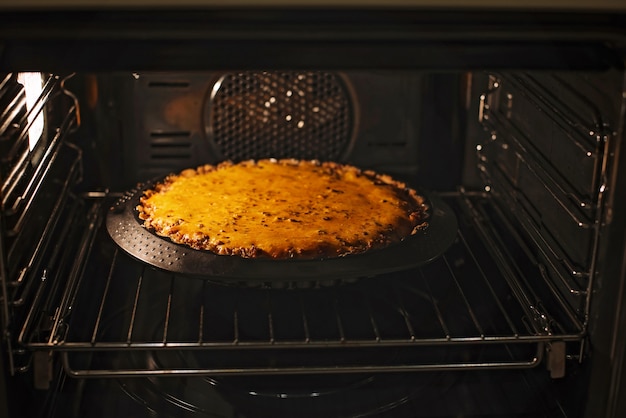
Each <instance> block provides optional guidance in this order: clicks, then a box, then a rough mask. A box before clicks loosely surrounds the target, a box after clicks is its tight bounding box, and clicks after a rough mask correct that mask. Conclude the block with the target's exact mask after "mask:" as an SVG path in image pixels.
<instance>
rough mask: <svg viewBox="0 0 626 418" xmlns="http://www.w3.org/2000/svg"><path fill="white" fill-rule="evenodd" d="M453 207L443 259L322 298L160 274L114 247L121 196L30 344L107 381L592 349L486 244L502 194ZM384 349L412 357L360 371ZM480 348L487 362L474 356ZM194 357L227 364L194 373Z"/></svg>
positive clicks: (429, 363) (437, 363) (449, 364)
mask: <svg viewBox="0 0 626 418" xmlns="http://www.w3.org/2000/svg"><path fill="white" fill-rule="evenodd" d="M96 195H97V194H93V196H96ZM103 196H104V195H103ZM446 199H449V202H450V204H451V205H454V208H455V211H456V212H457V216H458V217H459V220H460V222H459V224H460V228H459V231H458V238H457V240H456V242H455V243H454V244H453V245H452V246H451V248H450V249H449V250H448V251H447V252H446V253H445V254H444V255H443V256H442V257H440V258H439V259H437V260H435V261H434V262H432V263H431V264H428V265H426V266H423V267H421V268H417V269H411V270H409V271H403V272H398V273H391V274H388V275H385V276H383V277H373V278H363V279H361V280H357V281H355V282H352V281H346V282H345V283H339V284H334V285H327V284H326V283H325V282H324V281H323V280H321V281H320V282H319V283H318V284H311V286H312V287H314V288H310V289H301V288H297V289H291V288H281V289H268V288H264V287H262V286H247V287H245V286H244V287H241V286H234V285H226V284H223V283H219V282H215V281H211V280H200V279H193V278H188V277H184V276H179V275H175V274H171V273H167V272H163V271H159V270H155V269H152V268H149V267H146V266H145V265H143V264H142V263H139V262H137V261H136V260H134V259H132V258H131V257H129V256H127V255H126V254H125V253H123V252H122V251H120V250H119V249H118V248H117V247H116V246H115V244H114V243H113V242H112V240H111V239H110V238H109V236H108V235H107V232H106V230H105V228H103V226H102V220H103V217H104V216H105V213H106V209H107V208H108V205H107V204H106V203H105V202H107V199H96V201H95V203H94V206H93V209H92V210H91V212H92V213H94V214H97V216H96V215H94V218H93V219H91V220H90V221H89V222H88V224H89V225H90V227H89V230H90V231H91V232H89V231H88V232H86V233H84V239H83V242H82V244H81V245H80V251H78V257H77V262H76V264H75V266H74V267H73V268H72V269H71V272H70V274H69V277H68V285H67V288H66V289H65V291H64V292H63V295H62V297H61V298H60V300H59V301H58V302H57V306H56V307H55V308H54V309H52V308H50V307H48V308H47V309H45V312H42V313H41V315H31V316H29V321H28V323H27V324H26V325H25V327H24V328H25V330H24V331H23V332H22V334H21V337H20V343H21V344H23V345H24V346H26V347H28V348H30V349H32V350H36V351H41V352H48V353H49V352H55V351H58V352H61V355H62V357H63V360H64V363H65V367H66V369H67V371H68V373H69V374H70V375H73V376H99V377H102V376H120V375H124V376H126V375H133V376H140V375H144V376H146V375H155V374H168V373H170V374H172V375H177V374H216V373H241V374H246V373H252V374H256V373H264V372H267V373H280V372H283V373H297V372H304V371H305V370H306V372H308V373H329V372H341V371H344V372H356V371H358V370H361V371H368V370H371V369H372V368H374V369H376V370H379V371H394V370H397V371H401V370H402V371H407V370H415V371H416V370H443V369H446V370H452V369H468V368H492V367H495V368H519V367H534V366H536V365H537V364H539V363H540V362H541V361H542V359H543V357H544V356H543V352H544V350H546V349H547V350H548V352H551V350H552V347H553V346H554V347H559V349H558V350H553V351H558V352H559V353H561V354H560V355H561V356H565V355H566V353H565V352H564V350H563V349H562V345H564V344H565V342H566V341H567V342H577V343H581V342H582V340H583V338H584V335H583V332H582V329H581V328H580V324H579V323H576V322H572V321H569V317H568V316H567V315H559V313H558V312H556V313H555V312H552V311H550V309H548V308H547V306H550V307H552V309H555V307H557V308H558V304H554V303H553V301H549V300H543V299H542V298H541V297H539V296H538V295H537V294H536V293H535V291H534V290H532V291H529V289H528V282H529V281H532V279H531V278H528V277H525V278H521V277H519V275H520V274H524V273H525V271H526V270H525V269H522V268H520V267H519V266H518V265H515V264H514V263H515V260H512V259H509V258H508V257H507V256H506V251H502V250H501V249H494V248H493V246H494V245H495V244H494V243H499V242H500V241H499V240H498V239H495V238H493V237H492V238H490V239H486V237H485V235H493V236H497V235H498V231H497V230H496V228H495V227H494V225H495V224H496V223H497V222H494V220H493V219H487V218H486V217H487V216H488V215H491V216H498V213H497V212H493V213H491V212H486V211H483V212H481V215H480V216H478V215H477V214H476V212H477V209H476V207H482V208H484V207H489V206H490V204H489V198H488V197H487V196H486V195H483V194H480V193H478V194H472V193H464V192H459V193H452V194H450V195H449V196H446ZM41 285H42V286H45V285H46V283H45V281H44V282H42V283H41ZM46 312H49V313H48V314H47V313H46ZM476 347H480V350H476ZM377 350H380V351H381V355H382V356H383V358H386V357H388V356H389V355H390V354H391V353H395V352H396V351H398V350H399V351H402V352H403V353H404V352H406V353H404V354H403V356H405V357H402V358H399V359H396V360H394V361H392V362H391V363H386V364H378V365H376V364H374V363H372V362H371V359H369V360H368V361H367V362H365V363H361V364H356V365H355V364H353V358H355V357H354V356H355V355H356V357H357V358H358V355H359V354H360V353H365V352H368V351H377ZM326 351H328V352H333V353H334V355H336V356H338V357H337V358H339V363H336V360H335V357H333V360H332V361H325V363H324V362H322V363H323V364H322V363H320V364H309V365H307V366H304V367H303V366H301V365H294V364H290V363H288V362H287V363H284V364H281V360H280V357H282V356H287V357H289V356H296V357H297V358H306V357H315V356H318V355H320V353H323V352H326ZM476 351H478V352H479V353H482V354H481V356H480V357H479V358H471V356H472V355H471V354H469V356H470V357H467V356H468V353H471V352H476ZM174 352H176V353H179V354H180V358H179V357H176V356H173V357H172V356H170V353H174ZM432 352H437V353H446V356H445V358H433V355H432ZM155 353H165V355H166V356H168V358H169V359H168V361H169V362H170V363H167V364H165V363H160V362H154V361H151V362H149V364H146V363H145V361H144V360H141V361H140V362H139V363H140V364H139V365H137V364H129V365H119V364H115V362H116V361H118V360H116V359H115V357H116V356H119V355H121V356H122V357H124V356H128V355H130V356H131V357H134V356H140V357H142V356H148V357H150V356H152V355H155ZM184 353H192V354H191V355H192V356H197V355H202V356H205V357H209V358H212V357H213V356H214V355H217V356H216V357H215V358H216V359H221V357H220V356H222V355H223V356H226V358H225V359H222V360H223V362H220V363H216V364H208V365H205V367H189V365H188V364H185V362H186V361H187V360H184V358H185V357H186V356H188V354H184ZM209 353H211V354H209ZM246 353H254V354H253V355H254V356H255V358H256V359H257V360H255V362H254V364H246V361H243V362H241V361H240V360H238V359H245V358H247V356H248V354H246ZM321 357H322V358H323V357H324V355H323V354H322V355H321ZM203 361H204V360H203ZM112 364H115V365H114V366H113V365H112ZM223 364H229V366H228V367H224V366H223ZM277 364H278V365H277ZM226 369H227V371H226Z"/></svg>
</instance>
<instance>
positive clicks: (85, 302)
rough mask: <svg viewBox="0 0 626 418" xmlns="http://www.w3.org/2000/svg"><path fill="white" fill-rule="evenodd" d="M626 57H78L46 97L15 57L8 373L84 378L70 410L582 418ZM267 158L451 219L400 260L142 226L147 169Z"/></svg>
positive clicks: (9, 103) (5, 85)
mask: <svg viewBox="0 0 626 418" xmlns="http://www.w3.org/2000/svg"><path fill="white" fill-rule="evenodd" d="M621 76H622V74H621V73H620V72H619V71H607V72H589V73H583V72H575V73H568V72H563V73H558V72H550V73H547V72H532V71H530V72H521V71H518V72H512V71H501V72H490V73H483V72H478V71H477V72H453V73H436V74H431V73H424V72H415V73H413V72H408V71H406V72H396V73H394V72H368V71H334V72H333V71H331V72H321V71H244V72H227V73H225V72H211V73H208V72H197V73H187V72H169V73H157V72H146V73H113V74H99V75H94V74H80V73H79V74H73V75H71V76H67V77H60V76H45V77H44V82H43V89H42V91H41V92H40V95H39V98H38V101H37V102H36V105H35V106H34V107H32V108H31V110H30V111H29V112H27V111H26V105H25V100H26V99H25V97H26V96H25V91H24V88H23V84H22V83H21V82H20V81H19V79H18V75H17V74H13V73H11V74H6V75H5V76H4V78H3V81H2V84H0V99H1V100H2V103H3V104H4V107H3V108H0V112H1V117H2V119H1V120H0V127H1V129H2V130H1V131H0V134H1V135H2V142H1V146H2V147H3V148H2V149H3V155H6V158H4V159H3V160H2V165H1V166H0V168H1V169H2V180H3V183H2V199H3V200H2V228H3V229H2V234H1V235H0V237H1V238H2V239H1V241H0V244H1V245H2V248H1V249H2V266H1V267H2V277H3V278H4V280H3V282H2V286H3V287H2V292H3V305H2V307H3V319H4V323H3V327H4V330H5V331H6V332H7V334H10V338H7V343H8V348H7V353H6V354H7V358H8V359H9V361H8V365H9V373H10V374H13V375H20V374H22V375H25V374H28V373H30V374H29V376H32V378H33V382H34V383H33V385H34V386H35V387H37V388H41V389H47V390H48V391H51V392H53V393H57V394H63V393H65V392H64V390H65V389H64V388H67V387H72V388H76V387H78V388H80V393H82V397H78V398H77V399H76V400H75V402H74V403H72V402H70V403H68V404H67V405H66V404H64V403H63V402H62V399H63V395H58V397H55V396H52V397H49V398H46V403H45V405H46V406H47V407H49V408H50V410H51V411H57V410H58V411H61V412H60V414H61V415H63V416H67V415H64V414H66V413H67V414H69V415H70V416H81V414H83V413H84V411H85V409H84V408H86V405H88V404H90V403H92V402H102V403H103V404H104V405H105V407H103V409H102V410H101V411H100V414H101V415H98V414H96V413H95V412H93V411H92V413H93V414H94V415H93V416H106V414H107V413H110V412H111V410H115V408H117V405H123V406H119V407H120V408H127V409H125V411H137V413H140V414H146V416H148V415H151V414H157V415H159V416H185V415H190V416H191V415H192V414H194V415H201V416H202V415H203V416H223V417H230V416H233V417H243V416H279V415H284V414H287V415H297V416H320V415H322V414H324V415H330V416H392V414H397V415H394V416H431V415H430V414H433V413H438V414H441V415H442V416H460V414H463V413H467V412H468V409H469V412H470V413H472V414H485V415H487V416H488V415H489V414H495V415H499V416H505V415H506V416H509V415H515V414H519V415H520V416H563V417H568V416H577V415H571V414H570V411H572V410H576V409H577V408H580V403H581V402H582V401H581V400H580V399H577V397H576V396H572V395H571V394H576V393H577V391H576V390H571V391H570V392H569V393H570V395H567V396H560V395H555V394H553V393H552V392H553V391H555V392H558V391H559V390H560V388H561V386H560V385H569V384H570V383H567V382H571V379H572V376H577V374H578V373H580V372H579V370H580V369H583V368H584V365H585V364H586V363H587V362H588V356H589V347H588V336H589V330H590V326H591V320H590V318H591V311H592V299H593V292H594V289H595V287H594V286H596V284H597V280H598V278H597V275H598V271H599V270H598V267H597V266H598V265H599V260H600V255H601V253H602V243H603V241H602V231H603V228H604V227H605V225H606V219H605V212H604V210H603V209H604V205H605V202H606V200H607V199H608V197H607V193H608V192H607V190H608V189H607V182H608V181H609V177H610V176H609V170H610V169H611V167H612V164H614V162H613V161H612V159H611V158H612V155H613V150H614V147H615V141H616V138H615V131H614V130H613V129H612V125H614V124H615V123H616V122H615V118H616V117H617V116H616V115H618V114H619V107H620V103H621V97H617V96H615V95H614V94H613V93H612V92H615V91H621V82H622V81H621ZM107 87H108V88H107ZM459 92H462V94H461V95H459ZM83 103H84V104H83ZM129 109H132V111H129ZM33 114H35V115H36V114H41V115H44V116H45V118H46V126H47V128H46V131H45V133H44V135H43V137H42V138H43V139H41V140H40V141H39V142H37V143H36V144H35V145H34V146H31V145H29V142H28V138H29V135H28V133H29V132H32V131H31V130H30V129H31V126H32V123H33V122H32V120H33V118H32V117H31V115H33ZM420 115H421V116H420ZM450 121H454V123H447V122H450ZM461 125H462V128H461ZM261 157H277V158H281V157H294V158H307V159H322V160H328V159H330V160H337V161H342V162H349V163H351V164H355V165H359V166H362V167H364V168H373V169H376V170H379V171H382V172H387V173H390V174H393V175H394V176H397V177H398V178H401V179H403V180H407V181H410V183H411V184H414V185H416V186H417V187H422V188H423V190H425V193H427V194H428V196H432V201H433V202H435V203H434V204H433V209H434V210H440V211H441V212H442V213H443V214H441V213H439V214H435V215H433V221H435V220H437V219H439V218H438V217H443V218H444V219H443V220H442V219H439V220H440V221H441V222H443V223H444V224H445V225H444V227H442V228H437V226H438V225H437V224H436V223H435V222H433V228H432V229H431V230H428V232H429V233H432V234H434V235H432V236H431V239H430V240H429V241H426V242H422V243H419V244H411V245H409V246H407V245H404V247H402V248H401V249H397V251H396V249H392V251H391V253H389V252H382V253H381V254H382V255H381V256H380V257H378V259H377V258H376V257H377V256H376V255H372V256H371V258H370V257H368V256H365V257H361V258H358V257H356V258H354V259H346V260H347V261H346V260H339V261H338V262H337V261H336V260H335V261H333V260H317V261H310V262H309V261H307V262H306V263H293V264H284V263H283V264H280V263H276V262H274V264H272V262H266V263H264V262H260V263H258V264H256V265H255V261H254V260H252V261H250V260H248V261H246V262H245V263H246V264H245V265H244V266H243V267H241V266H239V267H237V265H235V264H236V262H237V260H235V262H233V261H232V260H227V263H226V264H223V263H222V264H219V263H220V262H222V261H223V260H219V256H213V255H209V258H210V259H207V257H206V255H199V256H198V257H199V258H198V259H194V260H195V261H194V266H192V267H193V268H192V269H191V270H189V268H187V269H185V268H181V267H180V266H183V264H180V263H179V264H177V265H176V266H175V267H177V268H168V267H167V265H166V264H167V263H168V262H169V261H171V260H172V259H176V260H178V259H177V257H178V258H180V257H183V256H182V255H180V254H178V253H177V254H176V255H173V253H172V252H173V251H175V250H176V248H175V247H176V246H172V245H170V244H168V243H167V242H166V241H165V240H163V239H161V238H159V237H156V236H152V235H150V234H149V233H147V232H145V231H142V230H141V229H142V228H141V227H140V226H139V224H138V223H137V222H136V219H135V218H134V215H133V212H132V203H133V199H134V198H136V195H137V193H139V190H141V185H140V186H137V183H138V182H146V181H150V180H152V179H154V178H158V177H162V176H164V175H167V174H168V173H170V172H174V171H177V170H180V169H183V168H188V167H193V166H195V165H199V164H203V163H215V162H218V161H220V160H223V159H233V160H241V159H247V158H261ZM433 159H435V160H437V161H436V163H435V162H433ZM446 166H447V167H446ZM129 202H130V203H129ZM438 202H440V203H438ZM372 216H376V214H372ZM133 222H134V223H135V224H133V225H134V226H133V225H130V224H132V223H133ZM120 225H121V226H120ZM131 227H132V228H135V229H136V231H135V230H133V231H135V232H133V231H130V232H129V231H128V230H127V229H128V228H130V229H132V228H131ZM120 231H121V232H120ZM142 233H143V234H148V235H150V236H148V235H146V236H142V235H141V234H142ZM116 234H117V235H116ZM128 234H131V235H128ZM136 237H139V238H137V239H135V238H136ZM127 241H128V242H130V244H128V245H127ZM442 242H445V245H443V244H442ZM405 244H406V243H405ZM409 244H410V243H409ZM131 246H132V250H130V249H129V248H130V247H131ZM156 247H158V248H156ZM429 251H430V253H429ZM183 252H185V253H190V252H191V253H193V250H181V253H183ZM143 253H145V254H146V256H145V257H144V256H143V255H142V254H143ZM423 253H428V254H429V256H428V257H425V256H424V254H423ZM192 256H193V254H192ZM155 257H156V258H155ZM190 257H191V256H190ZM194 257H195V256H194ZM222 257H224V256H222ZM226 257H228V256H226ZM152 258H155V259H160V260H161V263H160V264H159V262H152V261H150V260H152ZM207 260H208V261H207ZM215 260H217V262H216V261H215ZM415 260H418V261H415ZM211 263H213V264H211ZM215 263H218V264H215ZM380 263H383V268H381V267H380V265H381V264H380ZM385 263H386V264H385ZM170 264H171V263H170ZM224 265H225V266H226V267H223V266H224ZM198 266H200V267H201V268H199V269H198V268H197V267H198ZM233 266H235V267H233ZM233 271H234V273H233ZM251 278H252V279H253V280H252V281H251ZM251 284H252V285H251ZM60 369H62V372H60ZM65 376H69V377H70V378H73V379H69V380H68V381H67V382H66V381H65ZM574 379H575V377H574ZM581 379H582V378H581ZM77 382H78V383H77ZM555 382H556V383H555ZM558 382H566V383H558ZM581 385H583V386H584V384H582V383H581ZM492 386H493V387H492ZM566 387H567V386H566ZM485 388H488V389H485ZM577 390H580V388H579V389H577ZM509 391H510V392H514V393H515V395H512V396H510V397H506V395H503V396H504V398H503V399H505V400H506V402H497V401H496V402H493V398H494V396H493V394H501V395H502V393H503V392H504V393H506V392H509ZM98 394H100V395H98ZM481 397H483V398H485V399H486V398H489V402H481V401H476V399H480V398H481ZM523 398H526V399H523ZM103 399H104V401H103ZM433 399H444V400H446V401H445V402H444V403H443V404H441V403H435V402H433ZM472 399H474V401H472ZM528 399H530V401H528ZM113 405H116V406H113ZM68 409H70V411H68ZM72 414H74V415H72ZM420 414H421V415H420ZM555 414H556V415H555Z"/></svg>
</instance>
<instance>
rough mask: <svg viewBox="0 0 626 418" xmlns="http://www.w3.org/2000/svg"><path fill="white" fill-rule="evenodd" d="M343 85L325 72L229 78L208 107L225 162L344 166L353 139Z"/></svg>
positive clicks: (222, 81) (215, 89)
mask: <svg viewBox="0 0 626 418" xmlns="http://www.w3.org/2000/svg"><path fill="white" fill-rule="evenodd" d="M352 103H353V101H352V100H351V96H350V94H349V91H348V89H347V87H346V84H345V83H344V82H343V80H342V79H341V78H340V77H339V76H337V75H335V74H332V73H325V72H243V73H236V74H226V75H224V76H222V77H221V78H220V79H219V80H218V82H217V83H216V84H215V85H214V86H213V89H212V91H211V97H210V99H209V101H208V108H207V113H206V114H207V115H208V121H207V122H208V123H207V124H206V126H207V135H208V137H209V140H211V141H213V145H214V147H215V149H216V150H217V152H218V153H219V154H221V156H222V157H223V158H224V159H229V160H234V161H239V160H244V159H250V158H253V159H259V158H269V157H272V158H301V159H320V160H339V159H340V158H341V157H342V156H343V155H344V154H345V153H346V151H347V150H348V148H349V145H350V143H351V141H352V137H353V131H354V129H353V127H354V112H353V110H352Z"/></svg>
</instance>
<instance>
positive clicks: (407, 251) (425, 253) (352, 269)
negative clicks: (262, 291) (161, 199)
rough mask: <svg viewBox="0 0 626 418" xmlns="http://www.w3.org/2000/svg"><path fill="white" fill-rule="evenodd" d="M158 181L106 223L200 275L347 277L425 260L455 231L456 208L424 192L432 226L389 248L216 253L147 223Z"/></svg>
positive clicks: (120, 205) (122, 237)
mask: <svg viewBox="0 0 626 418" xmlns="http://www.w3.org/2000/svg"><path fill="white" fill-rule="evenodd" d="M152 184H154V182H149V183H145V184H142V185H139V186H138V187H137V188H135V189H132V190H129V191H128V192H127V193H125V194H124V196H123V197H122V198H121V199H119V200H118V201H117V202H116V203H115V204H114V205H113V206H112V207H111V208H110V210H109V213H108V214H107V219H106V226H107V230H108V232H109V235H110V236H111V238H112V239H113V241H114V242H115V243H116V244H117V245H118V246H119V247H120V248H121V249H122V250H124V251H125V252H127V253H128V254H129V255H131V256H132V257H134V258H136V259H138V260H140V261H142V262H144V263H147V264H149V265H151V266H153V267H156V268H159V269H163V270H166V271H169V272H172V273H177V274H183V275H187V276H193V277H198V278H204V279H210V280H220V281H230V282H232V283H237V282H242V281H244V282H255V281H256V282H261V283H266V284H268V285H271V284H272V283H273V282H276V283H280V282H285V281H289V282H294V281H296V282H297V281H303V282H306V281H311V280H320V279H323V280H333V279H339V280H346V279H356V278H361V277H372V276H377V275H380V274H384V273H391V272H394V271H400V270H405V269H409V268H413V267H419V266H421V265H425V264H427V263H429V262H431V261H432V260H434V259H436V258H437V257H439V256H440V255H441V254H443V253H444V252H445V251H446V250H447V249H448V247H449V246H450V245H451V244H452V242H453V241H454V239H455V237H456V233H457V220H456V216H455V214H454V212H453V211H452V209H451V208H450V207H449V206H448V205H447V204H445V203H444V202H443V201H442V200H441V199H439V198H438V197H436V196H429V195H428V194H427V193H423V192H421V191H420V194H421V195H422V196H423V197H424V198H425V199H426V203H427V205H428V214H429V217H428V219H427V222H428V226H427V227H426V228H424V229H423V230H421V231H419V232H418V233H417V234H415V235H411V236H409V237H407V238H405V239H404V240H402V241H400V242H398V243H394V244H391V245H389V246H387V247H385V248H381V249H376V250H371V251H367V252H365V253H361V254H351V255H346V256H341V257H332V258H319V259H308V258H307V259H298V258H295V259H284V260H276V259H264V258H242V257H239V256H232V255H217V254H215V253H213V252H210V251H205V250H194V249H192V248H190V247H187V246H185V245H180V244H176V243H174V242H172V241H170V240H169V239H168V238H164V237H161V236H159V235H157V234H155V233H153V232H151V231H149V230H147V229H146V228H144V227H143V225H142V223H143V221H142V220H140V219H139V218H138V212H137V210H136V207H137V205H138V204H139V199H140V197H141V196H142V195H143V192H144V190H146V189H148V188H149V187H151V186H152Z"/></svg>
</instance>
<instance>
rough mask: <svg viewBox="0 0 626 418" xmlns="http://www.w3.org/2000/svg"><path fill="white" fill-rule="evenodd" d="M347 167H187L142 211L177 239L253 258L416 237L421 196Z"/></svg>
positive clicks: (331, 251) (265, 163)
mask: <svg viewBox="0 0 626 418" xmlns="http://www.w3.org/2000/svg"><path fill="white" fill-rule="evenodd" d="M337 167H341V169H338V168H337ZM345 167H346V166H336V165H326V164H321V163H318V162H310V161H304V162H302V161H298V162H297V163H295V162H292V160H288V161H284V160H280V161H276V160H259V161H254V162H253V161H247V162H243V163H239V164H227V165H220V166H217V167H216V168H213V167H211V168H210V169H208V170H186V171H184V172H182V173H181V174H180V175H177V176H171V177H170V178H168V180H167V181H166V182H165V183H164V184H163V185H161V186H160V187H157V188H156V189H155V191H153V192H150V193H146V196H145V197H143V198H142V199H141V206H142V207H139V208H138V209H140V213H141V214H140V217H141V218H142V219H144V220H145V226H147V227H148V228H152V229H154V230H155V231H156V232H157V233H158V234H159V235H163V236H168V237H170V238H171V239H172V240H173V241H175V242H178V243H184V244H187V245H189V246H191V247H193V248H196V249H208V250H211V251H214V252H216V253H218V254H238V255H242V256H249V257H255V256H259V255H266V256H270V257H273V258H283V257H294V256H298V255H302V254H305V255H306V254H309V255H330V256H332V255H341V254H342V253H351V252H359V251H363V250H365V249H368V248H370V247H371V246H372V245H373V243H376V242H379V243H381V242H387V241H390V240H391V241H397V240H400V239H401V238H402V237H404V236H407V235H410V233H411V230H412V229H413V228H414V227H415V225H414V223H411V222H410V221H409V215H410V213H411V212H412V211H414V210H415V207H416V204H419V202H417V203H416V202H410V201H407V199H406V196H404V195H403V193H401V192H399V190H400V189H399V188H398V187H397V183H395V182H385V181H380V179H379V178H378V177H373V176H372V175H366V174H364V172H361V171H360V170H358V169H355V168H353V167H350V168H349V169H345ZM348 167H349V166H348Z"/></svg>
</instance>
